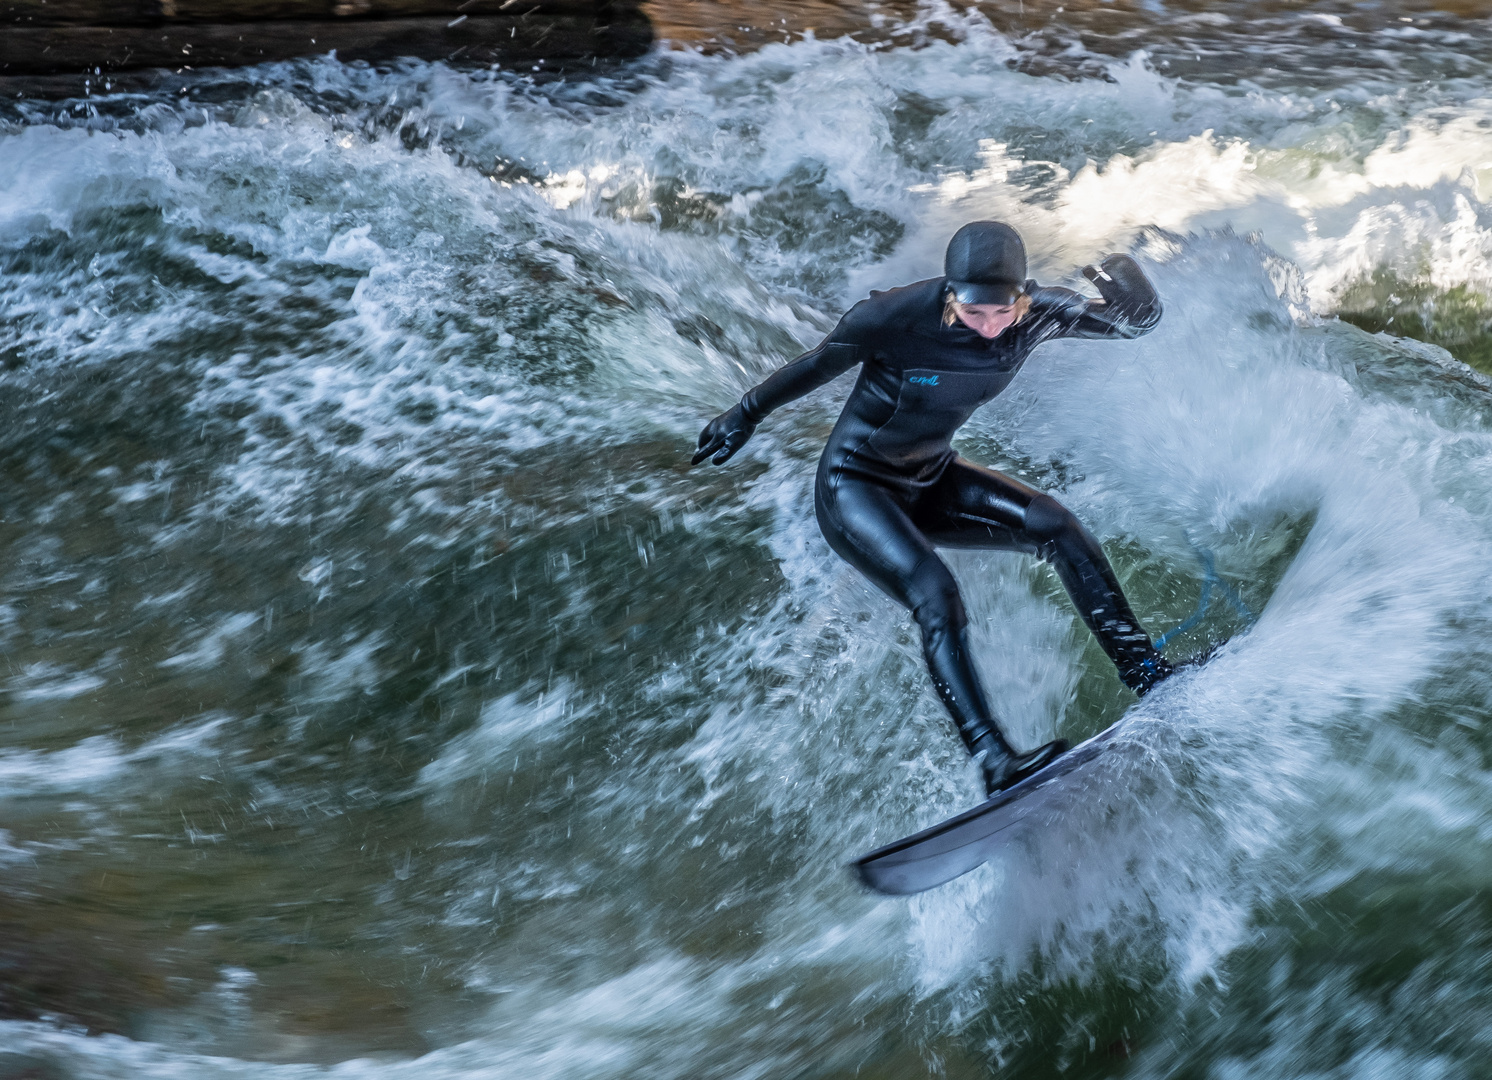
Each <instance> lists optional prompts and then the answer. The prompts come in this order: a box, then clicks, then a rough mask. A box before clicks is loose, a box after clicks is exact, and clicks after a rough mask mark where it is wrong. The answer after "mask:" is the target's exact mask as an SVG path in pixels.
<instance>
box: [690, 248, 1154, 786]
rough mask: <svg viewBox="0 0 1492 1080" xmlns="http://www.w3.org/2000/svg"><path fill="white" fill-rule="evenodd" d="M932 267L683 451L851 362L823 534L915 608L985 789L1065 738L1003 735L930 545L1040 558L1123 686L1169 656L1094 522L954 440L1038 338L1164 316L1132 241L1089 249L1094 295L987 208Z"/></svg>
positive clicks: (711, 454)
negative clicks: (1074, 286)
mask: <svg viewBox="0 0 1492 1080" xmlns="http://www.w3.org/2000/svg"><path fill="white" fill-rule="evenodd" d="M943 270H944V273H943V276H942V277H940V278H931V279H929V280H927V281H919V282H916V283H914V284H911V285H906V286H903V287H902V288H898V289H890V290H888V291H886V292H872V293H871V294H870V297H869V298H868V299H865V300H862V301H860V302H859V303H858V304H856V305H855V306H854V307H852V308H851V309H850V310H849V311H848V312H847V313H846V314H845V316H844V317H843V318H842V319H840V321H839V325H838V326H836V327H835V328H834V330H833V332H832V333H830V334H829V336H828V337H826V338H825V339H824V340H823V341H822V342H821V343H820V344H819V345H818V347H817V348H815V349H812V350H811V351H809V352H807V353H804V354H803V355H802V356H800V357H798V358H797V359H796V360H794V361H792V362H791V363H789V364H787V365H785V366H784V367H782V368H780V369H778V370H777V371H776V372H775V373H773V374H772V375H771V376H769V377H768V378H767V379H766V380H765V381H764V382H762V383H761V384H760V385H758V386H755V387H753V388H752V389H751V390H749V391H747V392H746V394H745V396H744V397H742V398H741V400H740V401H739V402H738V403H737V404H735V405H733V406H731V407H730V408H729V409H727V410H726V411H725V412H724V413H722V414H721V415H720V416H718V417H716V418H715V419H714V420H711V421H710V423H709V424H707V425H706V426H705V429H704V431H702V432H701V433H700V436H699V450H698V452H697V453H695V455H694V458H693V461H692V462H691V464H694V465H698V464H699V463H700V462H701V461H704V460H705V459H706V458H708V459H710V461H711V462H713V463H714V464H716V465H723V464H724V463H725V462H727V461H729V460H730V458H731V457H732V456H734V455H735V453H736V452H737V451H738V450H740V449H741V447H742V446H744V445H745V444H746V441H747V440H748V439H749V438H751V435H752V433H753V432H754V431H755V430H756V427H757V425H758V424H760V423H761V422H762V420H764V419H765V418H766V416H767V415H768V414H769V413H770V412H772V410H774V409H777V408H779V407H781V406H782V405H784V404H786V403H787V402H789V401H792V400H793V399H795V398H799V397H802V396H803V395H804V394H807V393H809V392H810V391H812V390H815V389H817V388H818V387H820V386H823V385H824V384H825V383H827V382H829V381H830V380H831V379H834V378H835V377H837V376H839V375H841V374H843V373H844V372H846V371H848V370H849V369H850V368H851V367H853V366H855V365H856V364H859V365H860V376H859V378H858V379H857V380H856V382H855V386H854V389H852V390H851V391H850V396H849V399H848V400H847V401H846V402H845V406H844V411H843V412H842V413H841V414H840V417H839V422H838V423H837V424H835V426H834V431H833V433H832V434H831V435H830V436H829V442H828V444H827V445H826V446H825V447H824V453H823V456H822V457H821V458H820V459H819V468H818V477H817V481H816V483H815V487H814V508H815V510H816V512H817V515H818V522H819V527H820V529H822V530H823V534H824V538H825V539H826V540H828V541H829V546H830V547H832V548H833V549H834V550H835V551H836V552H837V553H838V554H839V555H840V556H842V557H843V558H844V559H845V560H847V561H848V562H849V563H850V564H851V565H852V566H854V567H855V568H856V569H857V570H859V571H860V572H861V573H862V574H864V575H865V576H866V577H868V578H869V579H870V580H871V581H873V582H874V583H875V584H876V585H878V586H879V587H880V588H881V589H882V590H883V591H884V592H885V593H886V594H887V595H889V596H890V597H891V598H892V599H893V600H895V601H897V602H898V603H899V604H901V605H902V606H903V607H906V608H907V609H909V610H910V611H911V612H912V617H913V618H914V619H915V620H916V622H917V626H918V628H919V629H920V630H921V632H922V648H923V655H924V656H925V657H926V660H927V667H928V671H929V672H930V674H931V675H932V681H933V686H934V687H935V688H936V690H937V692H938V696H939V698H941V699H942V702H943V705H944V706H945V707H946V708H947V710H948V712H949V715H951V716H952V718H953V722H954V724H955V725H957V727H958V732H959V734H960V735H961V736H962V737H963V740H964V745H965V746H967V747H968V749H969V753H970V754H972V755H973V756H974V758H975V760H976V761H977V762H978V763H979V765H980V768H981V770H982V771H983V774H984V782H985V788H986V791H987V793H988V794H990V795H993V794H995V793H996V792H998V791H1001V790H1003V789H1004V788H1007V787H1010V786H1011V785H1012V784H1015V783H1018V782H1019V781H1020V780H1022V779H1024V778H1025V777H1027V776H1029V775H1031V774H1032V773H1034V772H1036V771H1037V770H1039V769H1041V768H1043V767H1044V766H1046V765H1048V764H1050V763H1051V762H1052V761H1053V760H1054V759H1055V758H1056V757H1057V756H1058V755H1059V754H1061V753H1062V752H1063V751H1065V750H1066V749H1067V743H1066V741H1065V740H1062V739H1057V740H1055V741H1053V742H1049V743H1047V744H1045V745H1044V746H1039V747H1037V748H1036V749H1034V750H1031V751H1029V752H1027V753H1017V752H1016V751H1015V750H1014V749H1013V748H1012V747H1011V745H1010V743H1009V742H1008V741H1007V739H1006V738H1005V735H1004V733H1003V732H1002V730H1001V728H1000V723H999V721H998V720H997V719H996V716H995V713H994V711H993V710H992V709H991V708H990V704H989V699H988V697H987V696H986V694H985V692H984V687H983V686H982V684H981V683H980V680H979V676H978V674H977V673H976V672H975V670H974V665H973V662H972V658H971V655H970V649H969V644H968V635H967V627H968V616H967V615H966V614H965V611H964V605H963V600H962V598H961V597H960V595H959V591H958V583H957V582H956V581H955V580H954V578H953V574H952V572H951V571H950V570H949V569H948V566H947V565H946V564H945V563H944V562H943V560H942V559H941V558H939V557H938V554H937V551H936V549H937V548H940V547H956V548H980V549H993V550H999V551H1021V552H1025V553H1027V554H1030V555H1036V556H1037V557H1039V558H1042V559H1045V560H1046V561H1047V562H1049V563H1050V564H1051V565H1052V566H1053V568H1054V569H1055V570H1056V571H1057V575H1058V577H1060V578H1061V580H1062V584H1063V585H1064V586H1065V587H1066V589H1067V593H1068V595H1069V596H1070V597H1071V598H1072V602H1073V604H1074V605H1075V606H1076V607H1077V610H1078V613H1079V615H1080V616H1081V617H1082V619H1083V621H1084V622H1085V623H1086V624H1087V626H1088V629H1089V630H1091V631H1092V632H1093V635H1094V636H1095V637H1096V638H1097V639H1098V642H1099V644H1100V645H1101V646H1102V647H1103V650H1104V652H1105V653H1106V654H1107V655H1108V657H1109V659H1110V660H1112V661H1113V662H1114V665H1115V667H1117V668H1118V670H1119V677H1120V678H1121V679H1122V680H1123V681H1124V683H1125V685H1126V686H1128V687H1129V688H1130V689H1132V690H1134V691H1135V692H1136V693H1137V694H1144V693H1146V692H1147V691H1148V690H1149V689H1150V688H1151V687H1153V686H1154V685H1155V684H1156V683H1157V682H1159V681H1160V680H1162V679H1164V678H1166V677H1167V676H1168V675H1170V674H1171V672H1172V670H1173V669H1172V667H1171V665H1170V664H1169V663H1168V662H1167V661H1166V659H1165V657H1164V656H1162V655H1161V654H1160V653H1159V651H1157V650H1156V648H1155V646H1154V645H1153V644H1152V643H1151V640H1150V636H1149V635H1148V634H1147V633H1146V632H1145V630H1144V628H1143V627H1141V626H1140V623H1139V620H1137V619H1136V618H1135V615H1134V612H1133V611H1132V610H1131V609H1130V606H1129V602H1128V601H1127V600H1126V599H1125V598H1124V593H1123V591H1122V590H1121V589H1120V587H1119V581H1118V579H1117V578H1116V577H1115V576H1114V571H1113V568H1112V567H1111V566H1110V565H1109V562H1108V559H1106V558H1105V557H1104V553H1103V549H1102V548H1101V547H1099V544H1098V541H1097V540H1096V539H1094V537H1093V534H1092V533H1090V532H1088V530H1087V529H1085V528H1084V527H1083V525H1082V524H1081V523H1080V522H1079V521H1078V519H1077V518H1076V517H1074V516H1073V515H1072V514H1071V513H1070V512H1069V511H1068V510H1066V509H1065V508H1064V507H1063V506H1062V505H1061V504H1059V503H1058V502H1057V500H1055V499H1053V498H1052V497H1051V496H1049V495H1045V494H1043V493H1041V492H1039V491H1037V490H1036V489H1034V488H1032V487H1029V486H1027V485H1026V484H1023V483H1021V482H1020V481H1019V480H1016V479H1013V478H1012V477H1009V476H1006V475H1005V474H1003V473H999V472H996V471H995V470H993V469H987V468H985V467H983V466H981V465H975V464H974V463H973V462H970V461H966V460H964V459H963V458H961V457H959V456H958V455H957V454H955V453H954V452H953V448H952V446H951V445H950V443H951V440H952V438H953V435H954V433H955V432H956V431H957V430H958V429H959V428H960V427H962V426H963V424H964V422H965V421H966V420H968V419H969V417H970V416H971V415H972V414H973V412H974V410H975V409H977V408H978V407H979V406H981V405H983V404H984V403H985V402H987V401H989V400H990V399H991V398H993V397H994V396H995V395H996V394H998V393H1000V391H1002V390H1004V389H1005V387H1006V386H1008V385H1009V384H1010V381H1011V380H1012V379H1013V378H1015V375H1016V372H1018V371H1019V370H1020V368H1021V365H1022V364H1024V363H1025V361H1026V357H1027V356H1029V355H1030V353H1031V350H1032V349H1034V348H1035V347H1036V346H1037V345H1039V344H1041V343H1042V342H1043V341H1048V340H1051V339H1053V338H1061V337H1079V338H1134V337H1139V336H1140V335H1141V334H1144V333H1147V332H1148V331H1149V330H1151V329H1152V328H1154V326H1155V325H1156V324H1157V323H1158V322H1159V321H1160V317H1161V303H1160V298H1159V297H1158V296H1157V295H1156V293H1155V290H1154V289H1153V288H1152V287H1151V285H1150V282H1149V281H1148V280H1147V279H1146V277H1145V274H1144V272H1143V271H1141V269H1140V267H1139V265H1138V264H1136V263H1135V261H1134V260H1133V259H1131V258H1130V257H1129V256H1127V255H1111V256H1109V257H1108V258H1107V259H1105V260H1103V262H1102V263H1101V264H1100V265H1099V267H1097V268H1094V267H1091V266H1088V267H1084V269H1083V274H1084V275H1085V276H1086V277H1087V278H1088V279H1089V280H1090V281H1091V282H1093V284H1094V285H1095V286H1096V287H1097V289H1098V291H1099V293H1100V295H1101V299H1097V300H1090V299H1088V298H1086V297H1084V296H1082V295H1081V294H1079V293H1076V292H1073V291H1072V290H1071V289H1063V288H1054V287H1046V286H1040V285H1037V284H1036V282H1034V281H1028V280H1027V279H1026V249H1025V245H1024V244H1023V243H1022V242H1021V238H1020V235H1019V234H1018V233H1017V232H1016V231H1015V230H1014V229H1013V228H1011V227H1010V226H1009V225H1006V224H1004V223H1002V222H996V221H975V222H971V223H969V224H968V225H965V226H964V227H963V228H961V229H959V230H958V232H957V233H955V234H954V236H953V239H952V240H951V241H950V242H949V244H948V251H947V254H946V256H945V258H944V263H943Z"/></svg>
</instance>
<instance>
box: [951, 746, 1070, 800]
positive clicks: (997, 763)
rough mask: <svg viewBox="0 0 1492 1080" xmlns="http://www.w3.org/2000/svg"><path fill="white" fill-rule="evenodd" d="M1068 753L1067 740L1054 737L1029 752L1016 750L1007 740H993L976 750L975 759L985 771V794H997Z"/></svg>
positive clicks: (980, 768)
mask: <svg viewBox="0 0 1492 1080" xmlns="http://www.w3.org/2000/svg"><path fill="white" fill-rule="evenodd" d="M1066 752H1067V740H1066V739H1053V740H1052V741H1051V742H1049V743H1046V744H1045V745H1043V746H1038V747H1037V748H1036V749H1035V750H1032V751H1031V752H1030V753H1026V754H1015V753H1012V752H1011V750H1010V747H1009V746H1007V745H1006V744H1005V742H1004V740H1001V741H1000V742H999V743H998V744H996V743H995V741H994V740H993V739H989V740H985V741H984V745H982V746H981V747H980V748H979V749H977V750H975V751H974V760H976V761H977V762H979V771H980V772H982V773H983V774H984V793H985V794H986V795H995V794H997V793H999V792H1001V791H1004V790H1005V789H1006V788H1008V787H1014V786H1015V785H1016V784H1019V783H1020V782H1021V781H1022V780H1024V779H1025V778H1026V777H1028V776H1030V775H1031V774H1032V773H1035V772H1039V771H1040V770H1042V769H1044V768H1046V767H1047V766H1048V765H1050V764H1051V763H1052V762H1053V761H1056V760H1057V758H1058V757H1059V756H1061V755H1062V754H1065V753H1066Z"/></svg>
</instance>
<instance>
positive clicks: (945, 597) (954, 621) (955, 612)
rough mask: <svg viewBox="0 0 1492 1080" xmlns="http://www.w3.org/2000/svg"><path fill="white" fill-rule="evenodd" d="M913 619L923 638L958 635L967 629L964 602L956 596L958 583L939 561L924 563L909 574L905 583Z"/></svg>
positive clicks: (967, 619) (929, 560)
mask: <svg viewBox="0 0 1492 1080" xmlns="http://www.w3.org/2000/svg"><path fill="white" fill-rule="evenodd" d="M908 584H909V585H910V586H911V588H910V589H909V590H908V591H909V593H910V594H911V596H910V599H911V601H912V603H911V605H910V606H911V609H912V618H914V619H916V620H917V627H918V629H920V630H921V631H922V633H923V635H924V636H927V635H929V634H937V633H943V632H947V631H954V632H956V631H959V630H962V629H963V628H964V627H965V626H967V625H968V622H969V616H968V614H967V613H966V612H965V611H964V599H963V597H962V596H960V595H959V591H958V582H956V581H954V580H953V575H952V574H951V573H949V572H948V568H947V567H946V566H944V565H943V563H942V561H941V560H938V559H925V560H923V561H922V563H921V564H920V565H919V566H918V567H917V569H916V570H915V571H914V572H913V574H912V579H911V581H910V582H909V583H908Z"/></svg>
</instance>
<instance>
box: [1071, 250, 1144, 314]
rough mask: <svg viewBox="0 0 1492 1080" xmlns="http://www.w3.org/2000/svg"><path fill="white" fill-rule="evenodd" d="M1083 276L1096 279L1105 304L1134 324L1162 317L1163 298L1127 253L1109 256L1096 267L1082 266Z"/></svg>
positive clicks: (1095, 285)
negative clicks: (1161, 302)
mask: <svg viewBox="0 0 1492 1080" xmlns="http://www.w3.org/2000/svg"><path fill="white" fill-rule="evenodd" d="M1083 276H1084V277H1085V278H1087V279H1088V280H1089V281H1091V282H1093V285H1094V287H1095V288H1097V289H1098V293H1099V295H1100V296H1102V297H1103V299H1104V303H1105V304H1106V305H1107V306H1108V307H1109V309H1110V310H1111V311H1113V313H1114V314H1115V315H1118V316H1120V317H1122V318H1125V319H1128V320H1129V321H1130V322H1133V323H1140V324H1145V323H1151V324H1153V323H1154V322H1156V321H1157V320H1158V319H1159V318H1160V311H1161V307H1160V297H1159V296H1157V295H1156V292H1155V287H1154V286H1152V285H1151V284H1150V279H1149V278H1147V277H1146V276H1145V271H1143V270H1141V269H1140V264H1139V263H1137V262H1135V261H1134V260H1133V259H1131V258H1130V257H1129V256H1128V255H1110V256H1109V257H1108V258H1107V259H1105V260H1104V261H1103V262H1101V263H1099V264H1098V267H1097V268H1094V267H1092V266H1085V267H1083Z"/></svg>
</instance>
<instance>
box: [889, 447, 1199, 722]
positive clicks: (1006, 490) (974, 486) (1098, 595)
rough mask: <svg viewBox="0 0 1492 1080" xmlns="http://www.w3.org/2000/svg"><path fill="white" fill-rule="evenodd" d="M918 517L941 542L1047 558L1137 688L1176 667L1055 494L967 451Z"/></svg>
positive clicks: (916, 521) (916, 511)
mask: <svg viewBox="0 0 1492 1080" xmlns="http://www.w3.org/2000/svg"><path fill="white" fill-rule="evenodd" d="M912 520H913V523H914V525H915V526H916V527H917V528H918V530H919V531H920V532H921V533H922V534H923V535H924V536H926V537H927V539H928V540H930V541H931V542H932V543H933V544H936V545H938V546H939V547H964V548H995V549H1000V550H1006V551H1024V552H1027V553H1029V554H1034V555H1037V556H1039V557H1040V558H1042V559H1045V560H1046V561H1047V562H1048V563H1050V564H1051V565H1052V568H1053V569H1054V570H1056V571H1057V577H1058V578H1060V579H1061V581H1062V584H1063V586H1064V587H1065V588H1066V589H1067V594H1068V596H1070V597H1071V598H1072V602H1073V604H1074V606H1076V608H1077V610H1078V614H1079V616H1081V617H1082V620H1083V622H1084V623H1086V624H1087V626H1088V629H1089V630H1091V631H1093V636H1094V637H1096V638H1097V639H1098V643H1099V645H1100V646H1101V647H1102V648H1103V651H1104V652H1105V653H1106V654H1107V655H1108V657H1109V659H1110V660H1112V661H1113V662H1114V666H1115V667H1117V668H1118V669H1119V677H1120V678H1121V679H1123V680H1124V683H1125V685H1126V686H1128V687H1129V688H1130V689H1132V690H1134V691H1136V692H1137V693H1141V694H1143V693H1145V692H1146V691H1147V690H1149V689H1150V687H1151V686H1153V685H1154V684H1155V683H1156V682H1159V681H1160V680H1161V679H1163V678H1165V677H1166V676H1167V675H1169V674H1170V673H1171V666H1170V664H1168V663H1167V662H1166V659H1165V657H1163V656H1161V654H1160V653H1159V652H1158V651H1157V650H1156V648H1155V646H1154V645H1153V644H1152V643H1151V641H1150V635H1149V634H1147V633H1146V632H1145V629H1144V627H1142V626H1141V625H1140V621H1139V620H1138V619H1137V618H1135V614H1134V612H1133V611H1132V610H1131V609H1130V606H1129V601H1128V600H1126V599H1125V597H1124V591H1123V590H1122V589H1121V588H1120V587H1119V579H1118V578H1117V577H1116V576H1115V575H1114V569H1113V567H1112V566H1110V565H1109V560H1108V559H1107V558H1106V557H1105V556H1104V553H1103V548H1101V547H1100V546H1099V544H1098V541H1097V539H1095V538H1094V536H1093V534H1092V533H1090V532H1089V531H1088V530H1087V529H1085V528H1084V527H1083V525H1082V523H1081V522H1080V521H1078V519H1077V518H1076V517H1074V516H1073V514H1072V513H1071V512H1070V511H1069V510H1067V509H1066V508H1065V507H1063V506H1062V504H1061V503H1059V502H1057V500H1056V499H1053V498H1052V497H1051V496H1050V495H1044V494H1042V493H1041V492H1039V491H1037V490H1036V489H1035V488H1033V487H1029V486H1028V485H1026V484H1023V483H1021V482H1020V481H1019V480H1015V479H1013V478H1011V477H1009V476H1006V475H1005V474H1004V473H999V472H996V471H995V470H993V469H986V468H984V467H982V466H979V465H975V464H974V463H973V462H969V461H965V460H963V459H962V458H959V459H957V460H955V461H954V462H953V463H952V464H950V465H949V466H948V468H947V469H945V470H944V472H943V476H942V479H940V480H939V481H938V483H937V484H936V485H935V486H934V487H933V488H932V490H930V491H929V492H928V493H927V495H926V496H924V497H923V498H922V499H921V500H919V502H918V505H917V507H916V509H914V511H913V513H912Z"/></svg>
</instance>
